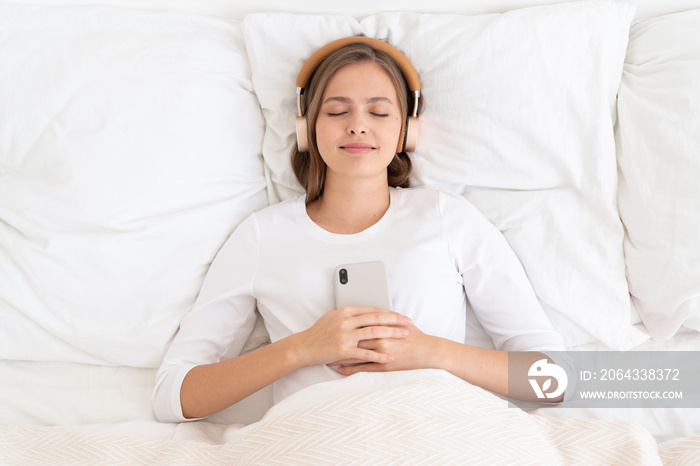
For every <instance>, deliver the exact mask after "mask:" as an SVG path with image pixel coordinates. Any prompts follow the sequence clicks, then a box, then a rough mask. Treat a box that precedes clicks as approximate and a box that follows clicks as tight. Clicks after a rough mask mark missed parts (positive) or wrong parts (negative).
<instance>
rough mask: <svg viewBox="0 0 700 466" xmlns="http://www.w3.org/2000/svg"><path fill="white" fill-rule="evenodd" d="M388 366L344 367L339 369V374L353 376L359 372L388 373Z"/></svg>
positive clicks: (372, 364) (370, 364)
mask: <svg viewBox="0 0 700 466" xmlns="http://www.w3.org/2000/svg"><path fill="white" fill-rule="evenodd" d="M388 370H389V369H388V366H387V365H386V364H376V363H367V364H358V365H356V366H342V367H339V368H338V373H340V374H342V375H352V374H357V373H358V372H386V371H388Z"/></svg>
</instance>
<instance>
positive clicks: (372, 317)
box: [296, 306, 411, 366]
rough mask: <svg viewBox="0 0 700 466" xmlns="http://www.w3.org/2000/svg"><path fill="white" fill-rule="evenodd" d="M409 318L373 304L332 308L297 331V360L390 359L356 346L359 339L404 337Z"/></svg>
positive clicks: (384, 361)
mask: <svg viewBox="0 0 700 466" xmlns="http://www.w3.org/2000/svg"><path fill="white" fill-rule="evenodd" d="M410 323H411V319H410V318H408V317H406V316H403V315H401V314H398V313H396V312H392V311H387V310H385V309H380V308H376V307H369V306H356V307H343V308H340V309H333V310H330V311H328V312H327V313H325V314H324V315H323V316H322V317H321V318H320V319H318V321H316V323H315V324H314V325H312V326H311V327H310V328H308V329H307V330H304V331H303V332H299V333H298V334H296V337H297V338H298V339H299V340H298V342H299V346H298V348H299V350H300V358H301V360H300V363H301V364H302V365H304V366H312V365H316V364H329V363H336V364H337V363H338V362H339V361H341V362H343V363H349V362H376V363H380V364H387V363H390V362H392V361H393V357H392V356H391V355H389V354H383V353H379V352H377V351H374V350H370V349H363V348H359V347H358V346H357V345H358V343H359V342H360V341H362V340H374V339H378V338H406V337H407V336H408V330H407V329H406V328H405V327H406V326H408V325H410Z"/></svg>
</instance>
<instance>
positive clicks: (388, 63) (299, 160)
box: [291, 43, 423, 204]
mask: <svg viewBox="0 0 700 466" xmlns="http://www.w3.org/2000/svg"><path fill="white" fill-rule="evenodd" d="M367 61H369V62H373V63H377V64H378V65H379V66H381V67H382V69H384V71H386V73H387V74H388V75H389V77H390V78H391V81H392V82H393V84H394V87H395V88H396V94H397V95H398V98H399V102H398V103H399V108H400V110H401V114H402V115H404V123H403V126H402V129H401V131H402V136H401V137H402V138H403V132H404V131H405V130H406V118H407V115H408V109H409V101H408V99H409V92H408V87H407V85H406V81H405V79H404V77H403V74H402V73H401V70H400V69H399V67H398V66H397V65H396V63H395V62H394V60H393V59H392V58H391V57H390V56H389V55H387V54H386V53H384V52H382V51H380V50H375V49H372V48H371V47H370V46H369V45H367V44H362V43H353V44H349V45H346V46H344V47H342V48H340V49H338V50H336V51H335V52H333V53H332V54H331V55H329V56H328V58H326V59H325V60H324V61H323V63H321V65H320V66H319V67H318V69H317V70H316V71H315V72H314V74H313V76H312V77H311V80H310V82H309V86H308V88H307V89H305V92H304V94H305V100H306V111H305V114H306V118H307V122H308V123H307V128H308V138H309V151H308V152H300V151H299V149H298V148H297V146H296V144H295V145H294V147H293V148H292V153H291V162H292V170H293V171H294V175H295V176H296V177H297V180H298V181H299V183H301V185H302V186H303V188H304V190H305V191H306V203H307V204H308V203H309V202H312V201H315V200H316V199H318V198H319V197H320V196H321V194H322V193H323V185H324V183H325V181H326V163H325V162H324V161H323V159H322V158H321V154H320V153H319V151H318V145H317V143H316V120H317V118H318V114H319V111H320V108H321V99H322V97H323V93H324V91H325V89H326V86H327V85H328V83H329V82H330V80H331V78H332V77H333V76H334V75H335V73H336V72H337V71H338V70H339V69H340V68H342V67H344V66H346V65H350V64H356V63H362V62H367ZM422 100H423V99H420V102H419V103H422ZM412 169H413V165H412V164H411V159H410V158H409V156H408V154H407V153H406V152H401V153H398V154H396V156H394V158H393V160H392V161H391V163H390V164H389V166H388V168H387V179H388V182H389V186H393V187H397V186H398V187H402V188H407V187H409V185H410V176H411V171H412Z"/></svg>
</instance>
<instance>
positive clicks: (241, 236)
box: [153, 215, 259, 422]
mask: <svg viewBox="0 0 700 466" xmlns="http://www.w3.org/2000/svg"><path fill="white" fill-rule="evenodd" d="M258 240H259V235H258V228H257V222H256V220H255V215H252V216H251V217H249V218H248V219H247V220H245V221H244V222H243V223H241V224H240V225H239V227H238V228H237V229H236V230H235V231H234V233H233V234H232V235H231V236H230V237H229V239H228V240H227V241H226V243H224V245H223V247H222V248H221V250H220V251H219V253H218V254H217V256H216V258H215V259H214V261H213V262H212V264H211V266H210V267H209V271H208V272H207V275H206V278H205V279H204V283H203V284H202V289H201V290H200V293H199V296H198V298H197V301H196V303H195V305H194V307H193V308H192V310H191V311H190V312H189V313H188V314H187V315H186V316H185V317H184V318H183V320H182V322H181V323H180V329H179V331H178V333H177V335H176V336H175V339H174V340H173V342H172V344H171V345H170V348H169V350H168V352H167V353H166V355H165V358H164V359H163V363H162V364H161V367H160V369H159V370H158V375H157V377H156V386H155V389H154V391H153V409H154V411H155V414H156V417H157V418H158V420H159V421H161V422H182V421H186V420H190V419H185V417H184V416H183V415H182V406H181V404H180V389H181V387H182V382H183V380H184V379H185V376H186V375H187V373H188V372H189V371H190V370H191V369H192V368H194V367H195V366H198V365H202V364H211V363H216V362H219V361H221V360H223V359H228V358H231V357H235V356H237V355H238V354H240V352H241V350H242V348H243V345H244V344H245V342H246V339H247V338H248V336H249V335H250V333H251V332H252V330H253V327H254V325H255V321H256V312H255V309H256V300H255V297H254V293H253V281H254V279H255V271H256V268H257V260H258Z"/></svg>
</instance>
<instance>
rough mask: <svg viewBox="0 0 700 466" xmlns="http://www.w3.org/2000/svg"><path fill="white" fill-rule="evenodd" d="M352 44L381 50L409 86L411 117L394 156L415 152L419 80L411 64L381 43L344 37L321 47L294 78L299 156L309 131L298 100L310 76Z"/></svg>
mask: <svg viewBox="0 0 700 466" xmlns="http://www.w3.org/2000/svg"><path fill="white" fill-rule="evenodd" d="M355 43H363V44H368V45H369V46H370V47H372V48H373V49H375V50H380V51H382V52H385V53H386V54H387V55H389V56H390V57H391V58H392V59H393V60H394V62H395V63H396V65H397V66H398V67H399V69H400V70H401V73H402V74H403V77H404V79H405V80H406V84H408V90H409V91H411V92H413V114H412V115H410V114H409V115H408V116H407V119H406V124H405V125H404V128H405V129H404V131H403V132H402V134H401V137H399V145H398V146H397V148H396V152H397V153H400V152H413V151H414V150H416V139H417V137H418V99H420V80H419V79H418V73H416V70H415V68H413V65H412V64H411V62H410V61H408V58H406V56H405V55H404V54H403V53H401V52H400V51H399V50H397V49H396V48H394V47H392V46H391V45H389V44H387V43H386V42H384V41H383V40H379V39H373V38H371V37H362V36H355V37H346V38H344V39H338V40H336V41H333V42H331V43H329V44H326V45H324V46H323V47H321V48H320V49H318V50H317V51H316V52H315V53H314V54H313V55H311V57H309V59H308V60H306V63H304V66H302V67H301V70H300V71H299V76H297V112H298V114H297V147H298V148H299V152H308V151H309V137H308V128H307V122H306V116H305V115H304V113H303V111H302V105H301V96H302V94H303V93H304V89H305V88H306V86H307V85H308V84H309V80H310V79H311V75H312V74H313V73H314V71H316V68H318V67H319V65H320V64H321V63H322V62H323V60H325V59H326V58H328V56H329V55H330V54H332V53H333V52H335V51H336V50H338V49H340V48H342V47H344V46H346V45H348V44H355Z"/></svg>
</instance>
